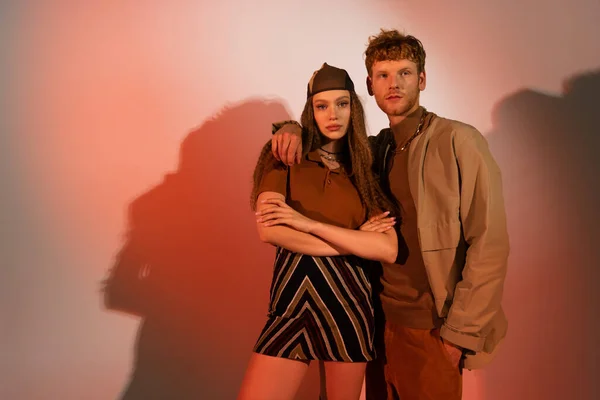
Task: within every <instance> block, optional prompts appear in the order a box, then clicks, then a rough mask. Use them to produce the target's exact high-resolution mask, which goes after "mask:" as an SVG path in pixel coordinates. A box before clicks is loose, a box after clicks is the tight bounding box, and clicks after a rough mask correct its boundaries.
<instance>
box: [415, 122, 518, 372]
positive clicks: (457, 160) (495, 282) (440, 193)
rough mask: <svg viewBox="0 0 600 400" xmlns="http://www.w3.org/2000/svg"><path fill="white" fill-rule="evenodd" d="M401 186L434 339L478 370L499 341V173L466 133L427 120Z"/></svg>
mask: <svg viewBox="0 0 600 400" xmlns="http://www.w3.org/2000/svg"><path fill="white" fill-rule="evenodd" d="M408 173H409V185H410V190H411V194H412V196H413V198H414V201H415V205H416V208H417V220H418V231H419V241H420V245H421V251H422V254H423V260H424V262H425V268H426V270H427V274H428V277H429V282H430V285H431V289H432V292H433V296H434V299H435V304H436V307H437V311H438V314H439V315H440V317H442V318H445V323H444V325H443V327H442V330H441V336H442V337H443V338H445V339H447V340H448V341H450V342H452V343H455V344H457V345H459V346H461V347H464V348H465V349H468V350H471V351H468V352H467V354H466V358H465V368H468V369H473V368H480V367H482V366H483V365H485V364H487V362H489V361H490V360H491V358H492V357H493V356H494V355H495V353H496V350H497V348H498V344H499V343H500V341H501V340H502V339H503V338H504V336H505V335H506V330H507V320H506V317H505V315H504V312H503V310H502V306H501V304H500V302H501V299H502V291H503V286H504V278H505V276H506V269H507V259H508V254H509V242H508V233H507V228H506V215H505V211H504V200H503V195H502V182H501V175H500V170H499V168H498V166H497V164H496V162H495V161H494V159H493V157H492V155H491V153H490V151H489V149H488V146H487V141H486V140H485V138H484V137H483V136H482V135H481V134H480V133H479V132H478V131H477V130H476V129H475V128H473V127H471V126H469V125H466V124H463V123H461V122H458V121H452V120H448V119H445V118H441V117H438V116H436V115H433V117H432V118H431V120H430V123H429V125H428V126H427V127H426V128H425V130H424V131H423V133H421V134H420V135H419V136H417V137H416V138H415V140H414V141H413V143H412V144H411V146H410V149H409V171H408Z"/></svg>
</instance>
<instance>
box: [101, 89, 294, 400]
mask: <svg viewBox="0 0 600 400" xmlns="http://www.w3.org/2000/svg"><path fill="white" fill-rule="evenodd" d="M286 119H290V115H289V114H288V112H287V111H286V107H285V106H284V104H283V103H282V102H279V101H263V100H249V101H245V102H242V103H239V104H236V105H234V106H232V107H229V108H225V109H224V110H223V111H222V112H220V113H219V114H218V115H216V116H214V117H213V118H212V119H211V120H209V121H207V122H206V123H204V124H203V125H202V126H201V127H200V128H199V129H197V130H195V131H193V132H192V133H190V134H189V135H188V136H187V137H186V138H185V140H184V141H183V143H182V145H181V153H180V164H179V168H178V170H177V171H176V172H175V173H171V174H167V175H166V177H165V179H164V181H163V182H162V183H161V184H159V185H158V186H156V187H155V188H153V189H151V190H149V191H148V192H147V193H145V194H143V195H142V196H140V197H139V198H137V199H136V200H135V201H133V203H132V204H131V205H130V207H129V227H128V235H127V238H126V242H125V244H124V246H123V248H122V249H121V250H120V252H119V254H118V256H117V259H116V263H115V265H114V268H113V269H112V270H111V272H110V275H109V277H108V279H107V281H106V289H105V293H106V294H105V302H106V306H107V307H108V308H109V309H112V310H118V311H122V312H125V313H128V314H133V315H136V316H139V317H141V322H140V327H139V331H138V336H137V341H136V344H135V348H134V353H135V354H134V355H135V357H134V366H133V372H132V376H131V379H130V382H129V384H128V385H127V387H126V388H125V389H124V391H123V394H122V397H121V398H122V399H123V400H153V399H161V400H162V399H178V400H185V399H196V400H197V399H232V398H235V396H236V394H237V391H238V389H239V384H240V383H241V379H242V376H243V373H244V370H245V368H246V363H247V360H248V359H249V357H250V352H251V349H252V346H253V345H254V342H255V340H256V339H257V338H258V334H259V333H260V330H261V329H262V327H263V324H264V322H265V321H266V312H267V304H268V290H269V283H270V278H271V273H272V262H273V256H274V248H273V247H271V246H268V245H264V244H262V243H260V242H259V241H258V238H257V235H256V228H255V222H254V218H253V214H252V212H251V210H250V202H249V200H250V190H251V182H252V172H253V169H254V165H255V163H256V160H257V158H258V155H259V152H260V149H261V148H262V145H263V144H264V143H265V142H266V141H267V140H268V139H269V138H270V131H271V123H272V122H273V121H277V120H286Z"/></svg>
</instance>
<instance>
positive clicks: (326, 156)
mask: <svg viewBox="0 0 600 400" xmlns="http://www.w3.org/2000/svg"><path fill="white" fill-rule="evenodd" d="M318 150H320V151H319V155H320V156H321V157H323V158H324V159H326V160H329V161H333V162H337V163H339V162H340V158H337V157H335V156H333V154H341V153H332V152H330V151H327V150H324V149H322V148H319V149H318Z"/></svg>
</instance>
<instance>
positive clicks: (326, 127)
mask: <svg viewBox="0 0 600 400" xmlns="http://www.w3.org/2000/svg"><path fill="white" fill-rule="evenodd" d="M312 105H313V111H314V115H315V121H316V123H317V126H318V127H319V130H320V131H321V134H323V136H325V137H326V138H328V139H329V140H338V139H341V138H343V137H344V136H345V135H346V132H347V131H348V126H349V125H350V92H349V91H347V90H327V91H325V92H320V93H317V94H315V95H314V96H313V99H312Z"/></svg>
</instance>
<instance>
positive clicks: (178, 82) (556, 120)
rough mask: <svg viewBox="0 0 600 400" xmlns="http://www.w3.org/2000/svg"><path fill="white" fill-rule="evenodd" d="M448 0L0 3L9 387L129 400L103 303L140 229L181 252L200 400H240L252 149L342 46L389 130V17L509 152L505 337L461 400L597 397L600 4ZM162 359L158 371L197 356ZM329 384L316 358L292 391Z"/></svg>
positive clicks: (126, 330)
mask: <svg viewBox="0 0 600 400" xmlns="http://www.w3.org/2000/svg"><path fill="white" fill-rule="evenodd" d="M446 3H448V4H445V3H444V4H442V5H440V2H436V1H420V2H416V1H402V0H398V1H391V0H374V1H373V0H371V1H366V0H346V1H339V0H331V1H328V2H321V1H316V0H306V1H302V2H300V1H294V2H286V1H275V0H258V1H256V2H241V1H232V0H223V1H219V2H207V1H189V0H188V1H185V0H179V1H173V2H169V4H167V2H161V1H144V2H141V1H137V2H136V1H104V2H77V1H66V0H65V1H60V0H58V1H43V0H39V1H33V0H30V1H20V2H16V1H15V2H3V3H2V5H0V35H1V36H0V38H1V39H0V40H1V42H0V45H1V48H2V50H3V51H2V55H1V56H0V57H1V58H0V60H1V62H2V66H3V68H2V74H1V76H0V79H1V81H0V82H1V83H2V85H1V87H2V93H1V94H0V99H1V100H2V103H1V104H2V107H1V108H0V116H1V118H0V128H2V129H1V132H0V160H1V161H0V167H1V169H0V182H1V183H2V191H1V194H0V218H1V219H0V234H1V237H0V239H1V240H0V254H1V256H2V257H1V258H0V259H1V260H2V262H1V269H0V271H1V275H0V293H1V294H0V312H1V322H0V350H1V351H0V354H2V356H1V357H0V366H1V367H2V370H1V371H0V398H2V399H11V400H12V399H14V400H34V399H44V400H45V399H51V400H54V399H57V400H58V399H61V400H71V399H73V400H78V399H89V400H101V399H116V398H118V395H119V393H120V392H121V391H122V390H123V389H124V388H125V387H126V385H127V384H128V382H129V380H130V378H131V374H132V371H133V370H134V358H135V355H136V354H137V355H138V357H139V356H140V354H139V351H140V350H141V349H140V348H137V349H136V348H135V343H136V335H137V332H138V329H139V327H140V318H138V317H134V316H127V315H124V314H118V313H114V312H107V311H106V310H104V309H103V305H102V299H101V295H100V287H101V281H102V279H104V278H105V277H106V276H107V273H108V271H109V269H110V268H111V267H112V266H113V264H114V261H115V257H116V255H117V254H118V252H119V251H120V250H121V248H122V246H123V244H124V236H125V233H126V232H128V231H130V230H133V231H135V232H137V234H139V235H141V237H143V238H146V240H147V241H148V243H152V244H153V246H152V247H151V250H152V252H153V257H155V258H156V259H159V260H161V262H162V264H160V267H158V266H157V267H156V269H157V271H158V276H161V277H162V278H163V279H161V280H160V281H161V282H162V283H161V284H162V285H163V286H161V290H162V291H160V293H158V294H153V295H151V296H150V297H149V299H148V301H147V304H146V306H145V307H146V309H147V310H148V315H147V320H148V321H150V320H153V318H154V319H156V318H158V320H159V321H161V323H159V324H158V325H155V327H156V326H158V327H159V328H160V329H159V328H157V329H155V330H154V339H152V340H150V341H149V342H150V343H151V344H150V347H151V348H153V349H155V348H159V347H160V346H162V345H164V344H165V343H167V342H169V343H171V344H172V346H173V347H172V348H174V349H176V351H180V352H181V353H182V357H183V358H185V359H187V360H188V361H189V363H190V364H189V365H188V367H189V368H192V369H193V370H194V371H195V373H196V374H197V376H198V379H197V382H196V387H195V388H194V390H196V391H197V393H202V394H203V396H202V398H206V399H233V398H234V397H235V394H236V393H237V389H238V387H239V384H240V381H241V378H242V374H243V372H244V369H245V366H246V362H247V360H248V358H249V355H250V350H251V348H252V345H253V343H254V340H255V339H256V337H257V335H258V333H259V331H260V329H261V327H262V324H263V323H264V317H265V313H266V305H267V304H266V302H267V300H268V288H269V283H270V275H271V262H272V257H273V249H272V248H270V247H269V246H267V245H264V244H261V243H260V242H259V241H258V238H257V237H256V234H255V231H254V219H253V215H252V213H251V212H250V209H249V202H248V200H249V191H250V188H251V173H252V169H253V166H254V162H255V160H256V157H257V156H258V152H259V150H260V147H261V145H262V144H263V143H264V142H265V141H266V140H267V139H268V138H269V136H270V123H271V122H272V121H274V120H280V119H287V118H298V117H299V115H300V112H301V109H302V106H303V103H304V99H305V87H306V86H305V85H306V82H307V80H308V78H309V77H310V75H311V74H312V71H314V70H315V69H317V68H318V67H319V66H320V65H321V64H322V63H323V62H328V63H330V64H332V65H336V66H340V67H344V68H346V69H347V70H348V71H349V72H350V74H351V76H352V77H353V79H354V81H355V83H356V85H357V89H358V92H359V95H360V96H361V97H362V98H363V100H364V102H365V108H366V112H367V118H368V125H369V127H370V128H371V133H377V132H378V130H379V129H380V128H382V127H384V126H386V118H385V116H384V115H383V114H382V113H381V112H380V111H379V110H378V109H377V106H376V104H375V102H374V101H373V99H372V98H370V97H368V95H367V93H366V88H365V86H364V85H363V84H362V82H363V80H364V77H365V75H366V73H365V70H364V64H363V58H362V52H363V51H364V48H365V44H366V41H367V38H368V36H369V35H372V34H376V33H377V31H378V29H379V28H380V27H386V28H398V29H401V30H406V31H407V32H409V33H412V34H414V35H416V36H417V37H419V38H420V39H421V40H422V41H423V43H424V45H425V48H426V50H427V52H428V57H427V65H426V69H427V73H428V87H427V90H426V91H425V92H424V93H423V99H422V102H423V104H424V105H425V106H426V107H427V108H428V109H429V110H431V111H434V112H436V113H438V114H440V115H442V116H446V117H450V118H454V119H459V120H462V121H465V122H468V123H471V124H473V125H475V126H476V127H477V128H479V129H480V130H481V131H482V132H483V133H484V134H485V135H486V136H487V137H488V138H489V141H490V145H491V147H492V151H493V152H494V154H495V155H496V157H497V159H498V162H499V163H500V165H501V167H502V169H503V174H504V185H505V195H506V201H507V212H508V217H509V229H510V235H511V246H512V253H511V257H510V270H509V274H508V278H507V283H506V288H505V297H504V298H505V301H504V303H505V307H506V310H507V314H508V318H509V321H510V328H509V334H508V337H507V339H506V341H505V343H504V344H503V350H502V352H501V354H500V355H499V356H498V358H497V359H496V360H495V362H494V363H493V364H492V365H490V367H488V368H487V369H485V370H482V371H476V372H466V373H465V394H464V396H463V397H464V399H468V400H483V399H485V400H501V399H502V400H504V399H517V400H520V399H524V400H537V399H549V400H554V399H596V398H598V397H599V396H600V385H599V383H598V363H599V358H600V351H599V350H598V345H597V341H598V338H599V337H600V326H599V323H598V318H597V317H596V312H597V311H596V310H597V307H598V300H599V298H598V297H599V296H598V291H597V290H596V286H597V282H598V281H599V278H600V273H599V272H598V269H599V268H598V267H599V264H600V262H599V261H600V252H599V250H598V247H599V246H598V237H599V235H598V234H599V233H600V232H599V231H600V229H599V224H600V218H599V212H598V204H599V202H598V200H600V195H599V192H600V191H599V188H598V183H597V182H598V177H597V175H598V173H599V172H600V168H599V164H600V162H599V161H597V159H596V157H597V155H596V153H597V151H598V148H599V146H598V145H599V139H598V134H599V133H600V132H599V129H598V126H599V123H600V121H599V119H600V117H599V113H598V108H597V104H598V101H599V96H600V69H599V68H600V42H599V41H598V39H597V38H598V37H600V28H599V26H598V24H597V20H598V19H600V3H598V1H595V0H573V1H566V0H562V1H558V0H553V1H546V2H541V1H533V0H523V1H515V0H510V1H502V2H501V1H498V0H492V1H489V2H481V1H475V0H458V1H454V2H451V3H449V2H446ZM160 274H162V275H160ZM165 299H167V300H165ZM165 304H167V305H168V306H166V305H165ZM157 310H159V311H157ZM150 316H152V318H151V317H150ZM164 327H171V329H164V330H161V329H162V328H164ZM184 327H185V329H184ZM183 331H185V332H186V333H185V334H184V333H182V332H183ZM153 340H154V341H153ZM184 356H185V357H184ZM144 360H145V359H144V357H143V356H142V357H141V358H138V361H139V363H138V364H136V365H137V366H138V367H139V366H142V368H141V369H138V370H137V373H139V374H138V375H139V376H141V378H140V377H139V376H138V378H139V379H138V383H137V384H139V385H142V386H143V385H148V387H151V384H152V382H153V381H155V379H154V378H153V376H158V375H160V374H164V373H173V374H175V375H177V373H179V372H177V371H180V369H177V368H178V366H165V365H157V363H156V362H154V363H152V362H151V363H149V364H148V363H146V364H144V362H145V361H144ZM162 367H164V368H173V369H164V368H163V369H161V368H162ZM179 367H181V366H179ZM140 371H141V372H140ZM165 371H167V372H165ZM174 371H175V372H174ZM142 372H143V373H142ZM153 374H158V375H153ZM182 393H183V392H182ZM316 393H317V374H316V368H314V367H311V371H310V374H309V377H308V379H307V381H306V382H305V384H304V385H303V387H302V389H301V392H300V393H299V395H298V397H297V398H298V399H301V400H304V399H306V400H308V399H315V398H316ZM182 396H184V395H181V396H180V398H184V397H182ZM173 398H178V397H177V396H173Z"/></svg>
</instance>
